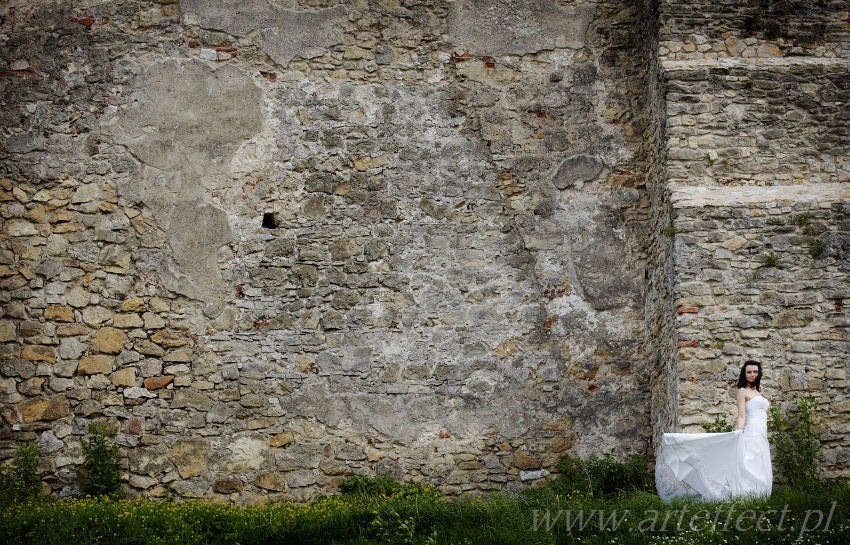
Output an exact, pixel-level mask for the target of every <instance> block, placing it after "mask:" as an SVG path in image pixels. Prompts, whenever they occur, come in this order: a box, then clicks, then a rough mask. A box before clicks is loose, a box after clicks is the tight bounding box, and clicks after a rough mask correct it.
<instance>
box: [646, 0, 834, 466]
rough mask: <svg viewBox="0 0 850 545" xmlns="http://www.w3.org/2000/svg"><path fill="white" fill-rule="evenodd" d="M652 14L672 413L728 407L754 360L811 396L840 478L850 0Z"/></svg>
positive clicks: (776, 387)
mask: <svg viewBox="0 0 850 545" xmlns="http://www.w3.org/2000/svg"><path fill="white" fill-rule="evenodd" d="M762 4H764V5H762ZM659 13H660V26H659V34H660V38H659V41H660V48H659V54H658V56H659V58H660V59H661V71H662V76H661V78H660V79H661V80H662V81H663V86H664V105H665V113H666V118H665V123H664V131H665V137H664V140H665V143H666V149H665V152H666V154H665V157H664V168H665V181H666V186H665V190H666V192H667V195H668V197H669V203H670V225H669V228H668V234H669V237H668V239H669V246H670V249H671V252H672V261H670V262H669V264H668V267H669V268H668V269H662V270H667V271H669V274H670V277H671V278H672V279H673V282H672V283H673V296H672V299H673V301H675V314H674V316H675V319H676V325H675V334H674V335H673V336H672V338H671V339H670V340H672V341H673V342H675V343H676V345H677V347H678V353H677V354H675V358H673V359H674V361H675V363H674V364H673V365H669V364H668V365H666V366H662V368H661V370H662V372H663V370H665V369H670V368H671V367H672V368H673V369H675V376H677V379H678V384H676V385H669V384H667V391H670V392H672V391H677V393H676V396H675V397H676V399H677V401H676V404H677V406H678V411H677V413H678V414H675V415H674V417H673V418H671V419H670V420H669V422H668V423H667V425H668V426H669V427H671V428H674V429H682V430H684V431H699V430H700V429H701V425H702V424H706V423H709V422H711V421H713V419H714V417H715V416H716V415H717V414H725V415H734V411H735V407H734V391H733V389H732V388H731V387H730V385H729V382H730V381H733V380H735V379H736V378H737V373H738V371H739V369H740V366H741V364H742V362H743V361H744V360H746V359H748V358H754V359H758V360H761V361H763V362H764V363H765V377H766V378H765V380H764V386H765V388H764V393H765V395H766V396H767V397H768V398H769V399H770V400H771V401H772V402H773V403H774V404H783V405H784V404H787V403H788V402H789V401H791V399H792V398H794V397H795V396H798V395H801V394H802V393H811V394H813V395H814V396H815V397H816V399H817V400H818V402H819V404H820V409H819V413H818V414H819V417H821V419H822V422H823V426H822V430H823V432H824V435H823V437H824V441H825V446H826V447H827V448H826V453H825V455H824V467H825V468H826V469H827V472H828V473H829V474H831V475H840V476H844V477H846V476H848V468H847V460H848V444H847V442H846V440H845V439H844V436H845V432H846V429H847V423H848V415H847V410H848V408H847V399H848V385H850V383H848V382H847V363H846V361H845V359H846V358H845V355H846V353H847V348H848V347H847V340H848V335H847V325H848V321H847V316H848V312H847V309H846V308H845V306H844V302H845V299H846V297H847V293H848V289H850V283H848V280H847V270H848V266H850V263H848V248H849V247H850V246H848V223H847V207H848V196H850V193H848V191H847V189H846V188H847V187H848V186H847V182H848V181H850V164H848V157H850V153H848V151H850V150H848V143H850V126H848V114H847V108H846V104H847V103H848V99H850V88H848V81H850V63H848V61H847V56H848V54H847V53H848V43H849V42H850V40H848V34H850V23H848V19H847V15H848V13H847V4H846V3H845V2H815V3H805V4H804V3H800V2H776V3H769V4H766V3H760V4H759V5H756V4H755V3H746V2H745V3H724V2H719V3H718V2H714V3H711V4H694V3H685V2H663V3H662V5H661V6H660V8H659ZM756 15H758V17H755V16H756ZM671 397H672V396H671ZM665 399H667V398H665ZM658 405H659V402H658V401H657V399H656V400H655V401H654V404H653V406H658ZM677 419H678V421H677ZM661 431H663V430H659V429H658V427H656V428H655V433H656V439H657V436H658V434H660V432H661Z"/></svg>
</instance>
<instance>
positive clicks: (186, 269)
mask: <svg viewBox="0 0 850 545" xmlns="http://www.w3.org/2000/svg"><path fill="white" fill-rule="evenodd" d="M308 4H309V5H308ZM3 9H4V10H5V12H4V13H3V16H4V18H3V37H4V41H5V45H6V47H4V49H3V53H2V55H3V59H2V62H3V70H4V72H3V78H2V85H3V94H4V96H5V97H7V98H8V100H6V101H4V107H3V113H2V115H3V124H4V127H5V128H6V129H5V135H4V141H3V149H2V152H0V153H2V161H3V175H4V181H3V184H4V192H3V194H2V195H3V197H2V198H3V205H2V214H3V219H4V220H5V224H4V228H3V236H4V239H3V248H4V253H3V255H2V263H3V266H4V269H3V274H4V276H3V284H2V287H3V296H4V297H5V300H4V304H5V311H4V315H3V317H2V331H3V333H4V335H3V338H2V340H3V342H4V344H3V350H4V358H3V367H2V374H3V379H2V399H0V401H2V403H3V419H4V428H3V429H4V434H5V435H4V440H5V441H6V442H5V443H4V447H5V449H6V450H5V452H7V453H8V452H9V448H10V447H11V441H10V440H21V439H27V438H33V439H38V440H39V442H40V444H41V445H42V447H43V450H44V452H45V454H46V455H47V459H48V463H49V465H50V467H49V469H50V473H51V477H50V479H49V482H50V484H51V486H52V487H53V488H54V489H55V490H57V491H63V490H65V491H68V490H70V489H68V488H67V486H68V485H69V484H70V483H72V482H73V468H74V466H75V464H76V463H78V462H79V461H80V459H81V450H80V440H81V438H82V437H83V436H84V434H85V432H86V430H87V428H88V426H89V425H90V424H91V423H92V422H94V421H98V420H107V421H109V422H111V423H112V424H113V425H114V426H115V428H116V429H117V430H118V431H119V434H118V436H117V439H118V441H119V443H120V444H121V445H122V446H123V447H124V449H123V452H124V454H125V456H126V460H127V467H126V470H127V475H128V483H129V485H130V487H131V488H132V489H133V490H134V491H136V492H139V493H143V494H148V495H154V496H156V495H161V494H164V493H166V488H169V489H171V490H174V491H176V492H177V493H178V494H180V495H183V496H204V495H210V494H220V495H231V494H240V496H241V497H242V498H243V499H250V498H252V497H255V496H263V497H265V496H272V497H274V496H279V495H283V496H285V497H287V498H292V499H302V500H303V499H309V498H311V497H313V496H315V495H316V494H317V493H320V492H321V491H327V490H333V489H334V487H335V486H336V483H338V482H339V481H340V480H341V479H342V478H343V477H344V476H346V475H350V474H374V473H375V472H382V473H387V474H390V475H392V476H394V477H398V478H404V479H412V480H417V481H423V482H430V483H434V484H436V485H439V486H441V487H442V488H443V489H444V490H445V491H447V492H459V491H461V490H486V489H491V488H502V487H505V486H508V487H512V486H518V485H520V484H522V483H524V482H525V483H527V482H531V481H533V480H535V479H539V478H540V477H541V476H543V475H545V473H546V470H550V469H552V468H553V465H554V463H555V462H556V461H557V459H558V457H559V456H561V455H563V454H564V453H566V452H572V453H574V454H579V455H583V456H588V455H593V454H599V453H601V452H604V451H608V450H610V449H611V448H613V447H616V448H617V449H618V452H619V453H620V454H622V455H625V454H627V453H629V452H635V451H637V452H642V451H644V450H645V448H646V441H647V437H648V436H649V434H650V433H651V432H650V428H649V426H648V424H649V422H648V418H647V415H646V407H647V404H648V398H649V391H648V381H647V366H646V360H645V355H644V354H645V348H644V315H643V301H644V286H643V281H644V280H643V279H644V262H645V260H646V248H647V245H648V237H649V230H648V228H647V222H648V197H647V196H646V193H645V189H644V185H645V182H644V172H645V155H644V154H645V150H644V148H643V141H642V133H643V129H644V126H645V124H646V114H645V113H644V111H643V110H642V108H641V104H642V100H643V94H644V78H645V73H646V63H645V61H644V59H645V58H646V56H647V53H648V50H647V49H646V47H645V43H644V42H643V41H642V39H641V34H640V29H641V28H646V27H647V26H648V25H649V19H648V18H647V17H646V14H645V13H643V12H642V11H641V10H640V9H638V8H635V7H632V6H630V5H629V4H627V3H619V2H595V1H594V2H555V1H554V0H552V1H550V2H535V3H521V2H520V3H517V2H507V1H506V2H489V1H488V2H479V1H472V0H470V1H466V2H454V3H450V2H397V1H391V0H387V1H381V2H366V1H360V2H308V3H298V2H288V3H284V2H276V3H267V2H262V1H255V2H228V1H224V0H222V1H218V2H194V1H190V0H184V1H183V2H181V3H180V4H179V5H178V4H177V3H174V2H168V1H166V2H160V1H157V2H128V3H120V4H117V3H114V2H96V1H91V2H88V3H84V4H80V5H76V6H75V7H73V8H71V7H65V6H64V5H63V4H59V3H55V4H54V3H51V2H48V1H43V2H35V3H33V2H13V3H11V4H9V5H8V6H7V7H4V8H3ZM506 22H507V23H506ZM306 29H309V31H307V30H306ZM234 497H235V496H234Z"/></svg>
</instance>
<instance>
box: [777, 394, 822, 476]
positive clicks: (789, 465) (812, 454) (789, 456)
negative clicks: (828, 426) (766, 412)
mask: <svg viewBox="0 0 850 545" xmlns="http://www.w3.org/2000/svg"><path fill="white" fill-rule="evenodd" d="M816 410H817V402H815V400H814V398H813V397H812V396H810V395H806V396H801V397H798V398H796V399H795V400H794V402H793V403H792V404H791V406H790V407H786V408H785V410H782V409H781V408H780V407H779V406H774V407H771V409H770V419H769V421H768V429H769V430H770V431H771V434H772V439H773V446H774V450H775V453H774V460H773V461H774V464H775V467H776V469H777V472H778V473H779V475H780V476H781V482H782V483H784V484H785V485H787V486H789V487H792V488H795V489H800V490H807V489H811V488H812V487H814V486H816V485H817V484H818V482H819V478H818V458H819V456H820V451H821V443H820V433H819V432H818V431H817V429H816V423H815V411H816Z"/></svg>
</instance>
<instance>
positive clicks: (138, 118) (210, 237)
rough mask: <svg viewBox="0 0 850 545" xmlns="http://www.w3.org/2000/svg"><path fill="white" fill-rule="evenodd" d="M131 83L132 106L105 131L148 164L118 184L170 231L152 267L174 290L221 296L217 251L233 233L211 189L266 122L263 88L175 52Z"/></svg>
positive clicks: (222, 180)
mask: <svg viewBox="0 0 850 545" xmlns="http://www.w3.org/2000/svg"><path fill="white" fill-rule="evenodd" d="M130 88H131V89H132V90H133V91H132V93H133V95H132V97H133V99H134V102H133V104H132V106H130V107H128V108H127V109H126V110H123V111H121V112H119V114H118V115H116V116H114V117H112V118H110V119H109V121H108V123H109V124H108V125H106V126H104V127H103V128H102V131H103V133H105V134H106V135H107V136H110V137H112V138H113V139H114V142H115V143H116V144H118V145H121V146H123V147H125V148H126V149H127V150H128V151H129V153H130V154H132V156H133V157H134V158H135V159H136V160H138V161H139V163H140V164H141V167H140V169H139V172H138V173H135V174H132V175H131V176H130V177H129V178H126V179H125V180H124V181H123V183H121V184H119V187H118V190H119V193H120V194H121V195H122V196H123V197H124V198H127V199H129V200H131V201H133V202H141V203H144V204H145V205H146V206H147V207H149V208H150V209H151V211H152V212H153V217H154V218H155V220H154V221H155V222H156V224H157V226H158V227H159V228H160V229H161V230H162V231H163V234H164V238H165V241H166V242H167V245H168V247H169V250H166V251H165V252H163V253H161V254H159V255H157V256H154V257H153V258H152V259H149V260H148V266H149V267H151V268H152V272H155V273H156V274H158V275H159V276H160V277H161V279H162V281H163V283H164V284H165V285H166V286H167V287H168V288H169V289H172V290H174V291H176V292H178V293H182V294H183V295H186V296H188V297H193V298H196V299H202V300H215V299H216V298H217V297H216V294H218V293H219V292H221V291H222V289H223V286H222V281H221V275H220V273H219V268H218V252H217V251H218V249H219V248H220V247H221V246H222V245H224V244H227V243H228V242H230V241H231V240H232V239H233V234H232V232H231V228H230V224H229V222H228V219H227V216H226V214H225V213H224V212H223V211H222V210H220V209H219V208H216V207H215V206H213V205H212V204H210V203H209V202H208V201H207V195H206V192H207V190H208V189H215V188H220V187H223V186H226V185H228V184H229V183H230V174H231V172H230V169H231V168H232V166H231V165H232V163H233V159H234V157H235V155H236V154H237V152H239V151H240V150H241V149H244V146H245V143H246V142H247V141H248V140H249V139H250V138H251V137H253V136H254V135H255V134H256V133H257V132H258V131H260V130H261V129H262V126H263V121H262V116H261V109H260V101H261V91H260V89H259V88H258V87H257V86H256V85H255V84H254V83H253V82H252V80H251V79H250V78H249V77H248V76H247V75H245V74H244V73H243V72H242V71H240V70H238V69H236V68H234V67H232V66H221V67H218V68H212V67H210V66H208V65H206V64H204V63H201V62H196V61H188V62H185V61H179V60H173V59H170V60H165V61H161V62H155V63H152V64H150V65H148V66H147V67H145V68H144V69H143V70H141V71H140V72H139V74H138V75H137V76H136V77H135V78H134V79H133V80H132V81H131V84H130ZM149 257H150V256H149Z"/></svg>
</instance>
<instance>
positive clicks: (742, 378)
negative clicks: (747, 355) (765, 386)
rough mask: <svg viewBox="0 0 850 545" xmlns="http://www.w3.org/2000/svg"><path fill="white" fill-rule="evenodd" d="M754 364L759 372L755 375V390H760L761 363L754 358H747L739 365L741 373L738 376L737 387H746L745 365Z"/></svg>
mask: <svg viewBox="0 0 850 545" xmlns="http://www.w3.org/2000/svg"><path fill="white" fill-rule="evenodd" d="M748 365H755V366H756V367H758V368H759V374H758V376H756V382H755V385H754V386H755V387H756V390H758V391H761V363H760V362H757V361H756V360H747V361H745V362H744V365H743V366H741V374H740V375H739V376H738V388H746V387H747V385H748V384H747V366H748Z"/></svg>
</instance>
